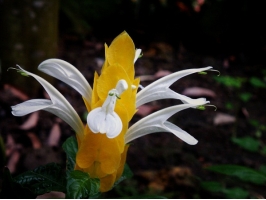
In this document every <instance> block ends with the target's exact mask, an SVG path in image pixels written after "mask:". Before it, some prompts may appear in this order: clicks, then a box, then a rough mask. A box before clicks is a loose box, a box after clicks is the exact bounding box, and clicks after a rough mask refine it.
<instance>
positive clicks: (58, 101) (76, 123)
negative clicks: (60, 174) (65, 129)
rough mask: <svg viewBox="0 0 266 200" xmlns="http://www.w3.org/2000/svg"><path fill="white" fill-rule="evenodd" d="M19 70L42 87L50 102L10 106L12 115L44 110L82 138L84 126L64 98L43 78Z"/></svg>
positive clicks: (39, 101)
mask: <svg viewBox="0 0 266 200" xmlns="http://www.w3.org/2000/svg"><path fill="white" fill-rule="evenodd" d="M19 68H20V70H22V71H23V72H24V73H26V74H27V75H30V76H32V77H34V78H35V79H36V80H37V81H38V82H39V83H40V84H41V85H42V86H43V87H44V89H45V90H46V92H47V93H48V95H49V96H50V98H51V101H50V100H46V99H35V100H29V101H26V102H23V103H21V104H18V105H16V106H12V110H13V111H12V113H13V114H15V115H17V116H18V115H19V116H23V115H26V114H28V113H31V112H35V111H37V110H41V109H43V110H46V111H48V112H51V113H53V114H55V115H56V116H58V117H60V118H61V119H63V120H64V121H65V122H66V123H68V124H69V125H70V126H71V127H72V128H73V129H74V130H75V132H76V133H77V134H79V136H81V137H82V134H83V132H84V125H83V123H82V121H81V119H80V117H79V116H78V114H77V112H76V111H75V110H74V108H73V107H72V106H71V105H70V104H69V103H68V101H67V100H66V99H65V97H64V96H63V95H62V94H61V93H60V92H58V90H57V89H55V88H54V87H53V86H52V85H51V84H50V83H48V82H47V81H46V80H44V79H43V78H41V77H39V76H37V75H35V74H33V73H30V72H28V71H26V70H24V69H22V68H21V67H19Z"/></svg>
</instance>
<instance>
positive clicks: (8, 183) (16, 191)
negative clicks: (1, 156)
mask: <svg viewBox="0 0 266 200" xmlns="http://www.w3.org/2000/svg"><path fill="white" fill-rule="evenodd" d="M36 197H37V195H35V194H34V193H33V192H31V191H30V190H29V189H27V188H24V187H22V186H21V185H20V184H18V183H16V182H15V181H14V179H13V178H12V177H11V175H10V172H9V169H8V168H7V167H5V168H4V171H3V180H2V188H1V192H0V199H35V198H36Z"/></svg>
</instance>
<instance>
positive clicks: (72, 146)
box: [62, 136, 78, 173]
mask: <svg viewBox="0 0 266 200" xmlns="http://www.w3.org/2000/svg"><path fill="white" fill-rule="evenodd" d="M62 147H63V149H64V151H65V152H66V156H67V173H69V172H70V171H73V170H74V167H75V164H76V154H77V151H78V143H77V139H76V137H74V136H72V137H69V138H68V139H67V140H66V141H65V142H64V144H63V146H62Z"/></svg>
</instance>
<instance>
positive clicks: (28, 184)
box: [14, 163, 66, 195]
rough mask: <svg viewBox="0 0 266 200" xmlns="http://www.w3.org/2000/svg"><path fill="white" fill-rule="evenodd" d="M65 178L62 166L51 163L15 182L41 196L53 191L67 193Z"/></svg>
mask: <svg viewBox="0 0 266 200" xmlns="http://www.w3.org/2000/svg"><path fill="white" fill-rule="evenodd" d="M65 176H66V175H65V172H64V170H63V169H62V166H61V165H59V164H56V163H49V164H47V165H44V166H40V167H37V168H36V169H34V170H31V171H27V172H25V173H23V174H20V175H19V176H17V177H15V178H14V181H15V182H16V183H18V184H20V185H21V186H23V187H25V188H28V189H29V190H30V191H32V192H33V193H34V194H36V195H41V194H44V193H47V192H51V191H58V192H66V179H65Z"/></svg>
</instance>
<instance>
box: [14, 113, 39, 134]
mask: <svg viewBox="0 0 266 200" xmlns="http://www.w3.org/2000/svg"><path fill="white" fill-rule="evenodd" d="M38 120H39V112H34V113H32V114H30V116H29V118H28V119H27V121H25V122H24V123H23V124H22V125H20V126H19V128H20V129H22V130H29V129H31V128H33V127H35V126H36V125H37V123H38Z"/></svg>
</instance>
